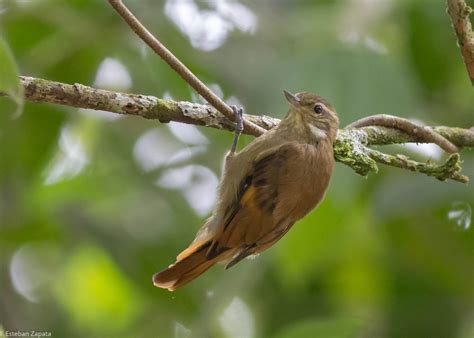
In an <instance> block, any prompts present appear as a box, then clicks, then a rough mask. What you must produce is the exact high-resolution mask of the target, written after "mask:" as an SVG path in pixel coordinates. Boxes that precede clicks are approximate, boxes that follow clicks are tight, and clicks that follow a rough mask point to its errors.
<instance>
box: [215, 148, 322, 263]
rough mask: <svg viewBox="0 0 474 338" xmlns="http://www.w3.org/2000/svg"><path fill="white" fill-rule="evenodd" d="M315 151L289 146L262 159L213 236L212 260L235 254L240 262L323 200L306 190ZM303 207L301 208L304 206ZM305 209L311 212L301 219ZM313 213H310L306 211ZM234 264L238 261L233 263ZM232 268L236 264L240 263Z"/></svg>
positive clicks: (242, 185) (275, 237) (246, 180)
mask: <svg viewBox="0 0 474 338" xmlns="http://www.w3.org/2000/svg"><path fill="white" fill-rule="evenodd" d="M313 157H314V147H312V146H310V145H302V144H299V143H296V142H292V143H286V144H284V145H282V146H280V147H277V148H276V149H272V150H270V151H268V152H266V153H263V154H262V155H261V156H259V157H258V158H257V159H256V160H255V162H254V164H253V166H252V167H251V169H250V171H249V173H248V174H247V175H246V176H245V177H244V179H243V180H242V183H241V186H240V190H239V193H238V195H237V199H236V201H235V202H234V203H233V204H232V205H231V206H230V207H229V208H228V211H227V212H226V215H225V217H224V222H223V223H222V225H221V226H220V229H219V231H217V233H216V235H215V236H214V238H213V243H212V245H211V247H210V248H209V251H208V257H209V258H213V257H216V256H218V255H219V254H221V253H222V252H224V251H227V250H233V251H235V252H236V254H237V256H236V258H235V259H237V261H240V260H241V259H243V258H245V257H246V256H247V255H250V254H252V253H256V252H260V251H263V250H259V249H261V248H262V247H264V248H268V247H269V246H271V245H272V244H273V243H274V242H276V241H277V240H278V239H280V238H281V237H282V236H283V235H284V233H286V231H288V229H289V227H291V225H292V224H293V223H294V222H295V221H296V220H297V219H299V218H301V217H302V216H304V214H306V213H307V212H308V211H309V210H311V209H312V208H313V207H314V205H315V204H316V202H317V201H315V199H314V198H312V197H311V196H309V195H311V193H310V194H309V195H308V193H307V192H308V191H309V190H311V189H313V187H306V188H305V187H304V185H305V184H306V183H309V182H308V177H306V176H307V175H310V174H311V172H308V170H310V166H312V165H314V164H313V163H312V161H311V159H312V158H313ZM298 207H299V208H298ZM297 209H299V210H305V212H303V213H302V214H303V215H300V214H301V212H300V211H298V210H297ZM306 210H307V211H306ZM232 262H234V261H232ZM232 262H231V263H230V265H233V264H235V263H236V262H235V263H233V264H232Z"/></svg>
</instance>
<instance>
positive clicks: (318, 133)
mask: <svg viewBox="0 0 474 338" xmlns="http://www.w3.org/2000/svg"><path fill="white" fill-rule="evenodd" d="M308 127H309V129H310V130H311V132H312V133H313V135H314V136H315V137H316V138H317V139H323V138H326V136H327V135H326V133H325V132H324V130H322V129H319V128H318V127H316V126H315V125H312V124H311V123H308Z"/></svg>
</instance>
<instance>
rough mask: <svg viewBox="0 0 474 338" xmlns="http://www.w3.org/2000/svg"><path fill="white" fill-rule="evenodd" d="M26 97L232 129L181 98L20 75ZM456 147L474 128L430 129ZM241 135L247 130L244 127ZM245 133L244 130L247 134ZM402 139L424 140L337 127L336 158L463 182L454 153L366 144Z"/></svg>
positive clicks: (263, 123) (371, 168) (209, 110)
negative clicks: (416, 157)
mask: <svg viewBox="0 0 474 338" xmlns="http://www.w3.org/2000/svg"><path fill="white" fill-rule="evenodd" d="M20 81H21V83H22V84H23V86H24V88H25V97H26V99H27V100H29V101H32V102H43V103H56V104H61V105H66V106H70V107H78V108H87V109H95V110H104V111H108V112H111V113H117V114H124V115H136V116H141V117H144V118H146V119H154V120H158V121H160V122H162V123H167V122H170V121H175V122H181V123H187V124H194V125H201V126H206V127H212V128H217V129H224V130H229V131H233V130H234V123H233V122H232V121H231V120H230V119H228V118H227V117H225V116H224V115H222V114H221V113H219V112H218V111H217V110H216V109H215V108H213V107H211V106H208V105H203V104H198V103H191V102H185V101H173V100H163V99H160V98H157V97H155V96H149V95H140V94H127V93H120V92H114V91H109V90H103V89H96V88H92V87H88V86H84V85H82V84H73V85H70V84H65V83H60V82H54V81H49V80H44V79H39V78H33V77H26V76H21V77H20ZM244 118H245V120H247V121H250V122H253V123H254V124H256V125H258V126H260V127H262V128H263V129H266V130H269V129H271V128H273V127H274V126H276V125H277V124H278V123H279V122H280V120H278V119H275V118H271V117H268V116H257V115H245V116H244ZM431 128H432V130H434V131H435V132H437V133H439V134H440V135H442V136H443V137H444V138H446V139H447V140H449V141H450V142H451V143H453V144H454V145H456V146H457V147H459V148H467V147H470V148H473V147H474V131H473V130H470V129H462V128H450V127H431ZM244 133H246V131H245V130H244ZM247 133H248V132H247ZM407 142H427V141H426V140H425V139H422V138H421V139H420V137H419V136H417V135H416V134H415V135H412V134H408V133H406V132H403V131H401V130H398V129H392V128H387V127H382V126H366V127H362V128H348V129H341V130H339V132H338V136H337V139H336V142H335V144H334V156H335V158H336V160H337V161H339V162H341V163H344V164H346V165H348V166H349V167H351V168H352V169H353V170H354V171H355V172H357V173H358V174H360V175H364V176H365V175H367V174H368V173H369V172H377V171H378V167H377V163H382V164H386V165H390V166H394V167H398V168H403V169H407V170H411V171H417V172H420V173H423V174H426V175H429V176H434V177H436V178H438V179H440V180H443V181H444V180H447V179H452V180H455V181H459V182H463V183H466V182H467V181H468V177H467V176H464V175H462V174H461V173H460V172H461V166H460V163H461V160H460V156H459V154H457V153H456V154H453V155H451V156H450V158H449V159H448V161H447V162H446V163H444V164H441V165H438V164H435V163H433V162H427V163H419V162H415V161H413V160H410V159H408V158H407V157H406V156H404V155H395V156H394V155H388V154H384V153H381V152H379V151H375V150H373V149H370V148H368V146H370V145H387V144H399V143H407Z"/></svg>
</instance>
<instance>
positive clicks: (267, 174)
mask: <svg viewBox="0 0 474 338" xmlns="http://www.w3.org/2000/svg"><path fill="white" fill-rule="evenodd" d="M284 93H285V96H286V99H287V100H288V102H289V103H290V109H289V111H288V114H287V115H286V116H285V118H284V119H283V120H282V121H281V122H280V124H279V125H278V126H277V127H275V128H273V129H272V130H270V131H268V132H267V133H265V134H264V135H262V136H260V137H258V138H256V139H255V140H253V141H252V142H251V143H250V144H249V145H248V146H247V147H245V148H244V149H243V150H241V151H240V152H238V153H236V152H235V148H236V144H237V141H238V137H239V135H240V132H241V131H242V110H237V109H235V108H234V111H235V112H236V120H237V126H236V134H235V138H234V143H233V145H232V148H231V151H230V153H229V154H228V155H227V157H226V160H225V167H224V171H223V176H222V179H221V182H220V185H219V190H218V202H217V205H216V207H215V209H214V212H213V214H212V216H211V217H210V218H209V219H208V220H207V221H206V222H205V224H204V225H203V226H202V227H201V229H200V230H199V231H198V233H197V235H196V238H195V239H194V241H193V242H192V243H191V245H190V246H189V247H188V248H187V249H185V250H184V251H183V252H181V253H180V254H179V255H178V257H177V258H176V262H175V263H174V264H172V265H170V266H169V267H168V268H167V269H165V270H163V271H161V272H159V273H156V274H155V275H154V276H153V283H154V284H155V286H157V287H160V288H166V289H168V290H170V291H173V290H175V289H177V288H179V287H181V286H183V285H185V284H187V283H189V282H190V281H192V280H193V279H195V278H196V277H198V276H199V275H201V274H202V273H204V272H205V271H207V270H208V269H209V268H210V267H211V266H213V265H214V264H216V263H218V262H226V263H227V265H226V269H228V268H230V267H232V266H233V265H235V264H236V263H238V262H240V261H241V260H242V259H244V258H245V257H247V256H250V255H256V254H259V253H260V252H262V251H264V250H266V249H267V248H269V247H270V246H272V245H273V244H275V243H276V242H277V241H278V240H279V239H280V238H282V237H283V236H284V235H285V234H286V233H287V232H288V230H289V229H290V228H291V226H292V225H293V224H294V223H295V222H296V221H297V220H299V219H301V218H302V217H304V216H305V215H306V214H308V213H309V212H310V211H311V210H312V209H313V208H314V207H316V206H317V205H318V203H319V202H321V200H322V199H323V197H324V194H325V192H326V189H327V187H328V184H329V180H330V178H331V174H332V170H333V167H334V156H333V143H334V139H335V138H336V133H337V129H338V126H339V119H338V117H337V114H336V111H335V110H334V108H333V107H332V106H331V105H330V104H329V103H328V102H327V101H326V100H325V99H324V98H322V97H321V96H318V95H315V94H310V93H305V92H303V93H298V94H291V93H290V92H287V91H284Z"/></svg>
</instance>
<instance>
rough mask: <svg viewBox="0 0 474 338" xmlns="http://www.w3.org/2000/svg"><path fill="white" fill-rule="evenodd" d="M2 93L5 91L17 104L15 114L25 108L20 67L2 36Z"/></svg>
mask: <svg viewBox="0 0 474 338" xmlns="http://www.w3.org/2000/svg"><path fill="white" fill-rule="evenodd" d="M0 93H4V94H6V95H8V96H9V97H10V99H11V100H12V101H13V102H15V104H16V112H15V114H20V113H21V111H22V110H23V86H22V85H21V83H20V80H19V78H18V68H17V66H16V63H15V59H14V57H13V54H12V52H11V50H10V47H9V46H8V44H7V43H6V42H5V40H4V39H3V38H2V37H1V36H0Z"/></svg>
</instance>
